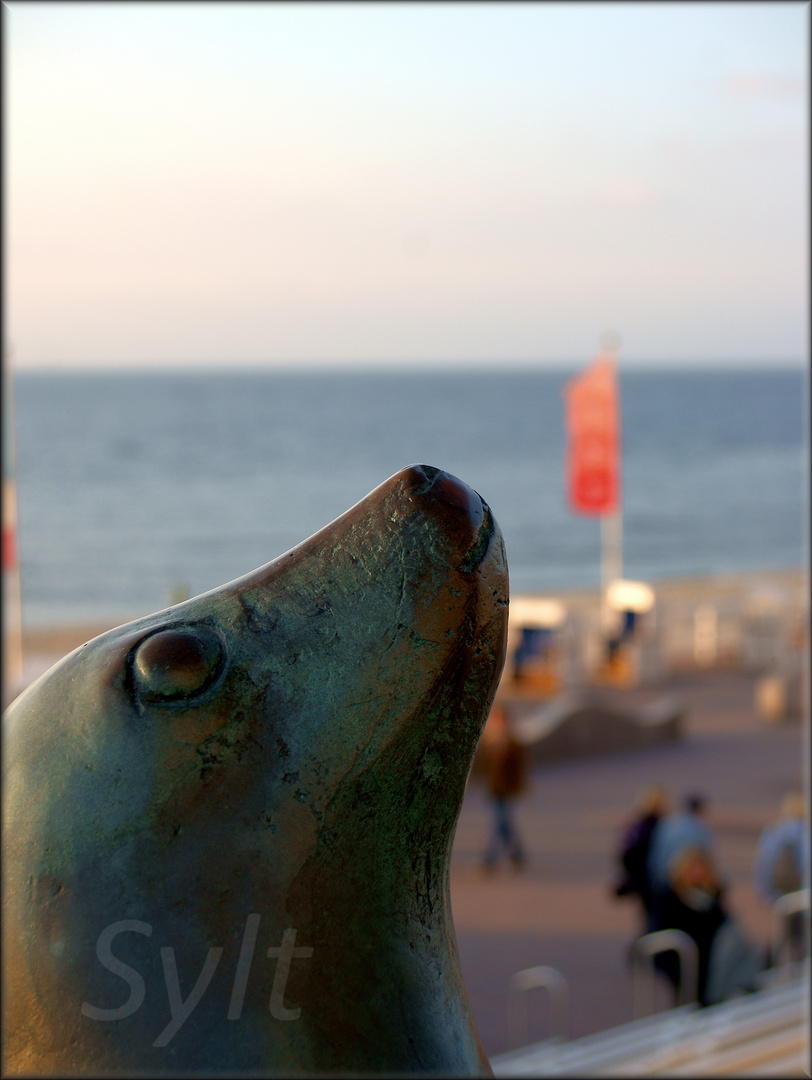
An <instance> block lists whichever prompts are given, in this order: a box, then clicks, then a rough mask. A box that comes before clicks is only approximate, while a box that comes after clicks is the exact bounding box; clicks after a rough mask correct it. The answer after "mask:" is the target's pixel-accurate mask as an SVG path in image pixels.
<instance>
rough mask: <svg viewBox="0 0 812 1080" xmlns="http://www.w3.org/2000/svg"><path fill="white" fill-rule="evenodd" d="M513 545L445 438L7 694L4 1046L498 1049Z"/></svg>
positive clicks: (322, 1054)
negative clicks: (483, 859)
mask: <svg viewBox="0 0 812 1080" xmlns="http://www.w3.org/2000/svg"><path fill="white" fill-rule="evenodd" d="M506 622H507V570H506V566H505V559H504V550H503V545H502V540H501V536H500V534H499V530H498V527H497V526H496V524H495V523H494V521H493V518H492V516H491V514H490V511H489V510H488V508H487V506H485V504H484V503H482V502H481V500H480V498H479V496H478V495H476V494H475V493H474V492H473V491H471V490H470V489H469V488H467V487H466V486H465V485H464V484H462V483H461V482H460V481H459V480H456V479H455V478H454V477H452V476H450V475H448V474H446V473H443V472H440V471H438V470H437V469H434V468H431V467H429V466H412V467H410V468H408V469H404V470H403V471H402V472H400V473H398V474H397V475H395V476H393V477H392V478H391V479H389V480H388V481H386V482H385V483H384V484H382V485H381V486H380V487H378V488H376V489H375V490H374V491H373V492H372V493H371V494H370V495H368V496H367V497H366V498H365V499H364V500H362V501H361V502H360V503H358V504H357V505H356V506H354V507H353V508H352V509H350V510H348V511H347V513H345V514H343V515H342V516H341V517H339V518H337V519H336V520H335V521H334V522H333V523H332V524H331V525H328V526H327V527H326V528H325V529H323V530H322V531H321V532H319V533H316V534H315V535H314V536H312V537H311V538H310V539H309V540H306V541H305V542H304V543H303V544H301V545H300V546H299V547H297V548H294V549H293V550H292V551H289V552H287V553H286V554H285V555H282V556H281V557H280V558H278V559H276V560H275V561H274V562H271V563H269V564H268V565H266V566H264V567H262V568H261V569H259V570H256V571H254V572H253V573H251V574H249V575H247V576H246V577H243V578H241V579H239V580H237V581H234V582H231V583H229V584H227V585H224V586H223V587H222V588H220V589H217V590H214V591H212V592H209V593H205V594H204V595H202V596H198V597H195V598H194V599H192V600H189V601H186V602H185V603H182V604H179V605H177V606H175V607H172V608H169V609H167V610H165V611H162V612H159V613H158V614H156V615H151V616H149V617H148V618H144V619H140V620H138V621H136V622H133V623H129V624H128V625H126V626H122V627H120V628H118V629H116V630H112V631H110V632H109V633H106V634H103V635H102V636H100V637H98V638H95V639H94V640H93V641H91V642H89V643H88V644H86V645H84V646H82V647H81V648H79V649H76V650H75V651H74V652H72V653H71V654H70V655H69V656H67V657H65V659H64V660H62V661H61V662H60V663H59V664H57V665H56V666H55V667H53V668H52V669H51V670H50V671H49V672H47V673H46V674H45V675H44V676H43V677H42V678H41V679H39V680H38V681H37V682H36V683H35V684H34V685H33V686H31V687H30V688H29V689H28V690H27V691H26V692H25V693H24V694H23V695H21V697H20V698H18V700H17V701H16V702H15V703H14V704H13V705H12V706H11V708H10V709H9V710H8V712H7V713H6V717H5V729H4V737H5V748H4V749H5V755H4V759H5V769H6V776H5V785H4V804H5V805H4V810H5V814H4V818H5V862H4V871H5V878H4V919H3V930H4V949H3V966H4V990H5V993H4V995H3V1005H4V1036H5V1038H4V1062H3V1065H4V1072H5V1073H6V1074H9V1073H57V1074H62V1075H66V1074H97V1073H112V1074H130V1075H131V1074H133V1073H156V1074H160V1075H166V1074H171V1073H194V1072H204V1073H207V1074H211V1073H217V1072H227V1073H241V1072H257V1073H263V1074H266V1075H267V1074H269V1073H282V1074H286V1073H295V1072H305V1073H320V1072H329V1071H333V1070H335V1071H340V1072H344V1073H358V1072H365V1071H369V1072H374V1073H381V1072H406V1073H420V1072H424V1071H432V1070H433V1071H437V1072H440V1073H442V1074H446V1075H448V1074H477V1073H485V1074H487V1073H489V1071H490V1069H489V1066H488V1062H487V1058H486V1056H485V1054H484V1052H483V1050H482V1047H481V1044H480V1042H479V1038H478V1036H477V1033H476V1029H475V1026H474V1022H473V1019H472V1017H471V1012H470V1007H469V1003H468V998H467V995H466V992H465V988H464V985H463V982H462V978H461V974H460V966H459V959H458V955H457V947H456V940H455V936H454V927H453V922H452V918H451V909H450V903H449V888H448V868H449V856H450V850H451V843H452V838H453V833H454V828H455V824H456V819H457V815H458V813H459V808H460V804H461V801H462V796H463V791H464V786H465V780H466V776H467V774H468V770H469V766H470V763H471V759H472V756H473V753H474V750H475V747H476V743H477V740H478V738H479V734H480V731H481V728H482V726H483V724H484V721H485V718H486V716H487V713H488V710H489V707H490V703H491V700H492V697H493V694H494V692H495V689H496V683H497V680H498V677H499V674H500V671H501V667H502V663H503V660H504V648H505V638H506Z"/></svg>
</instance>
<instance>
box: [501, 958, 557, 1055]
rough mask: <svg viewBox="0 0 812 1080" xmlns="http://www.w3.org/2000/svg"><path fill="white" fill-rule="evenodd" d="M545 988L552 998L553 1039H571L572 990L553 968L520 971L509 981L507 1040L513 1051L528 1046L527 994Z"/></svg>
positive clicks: (551, 1024) (544, 967)
mask: <svg viewBox="0 0 812 1080" xmlns="http://www.w3.org/2000/svg"><path fill="white" fill-rule="evenodd" d="M537 988H543V989H545V990H547V991H548V993H549V995H550V1029H551V1031H552V1037H553V1038H560V1039H568V1038H569V987H568V986H567V980H566V979H565V978H564V976H563V975H562V974H561V973H560V972H559V971H556V969H555V968H554V967H547V966H546V965H541V966H539V967H532V968H525V969H524V970H523V971H517V972H516V974H515V975H514V976H513V977H512V978H511V980H510V1005H509V1012H508V1017H509V1020H508V1038H509V1040H510V1045H511V1046H512V1047H517V1046H525V1045H527V1042H528V1038H529V1023H528V1007H527V998H528V991H530V990H535V989H537Z"/></svg>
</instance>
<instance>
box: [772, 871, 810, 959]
mask: <svg viewBox="0 0 812 1080" xmlns="http://www.w3.org/2000/svg"><path fill="white" fill-rule="evenodd" d="M801 912H806V913H807V917H806V920H805V923H804V939H803V945H804V947H803V950H802V951H803V953H807V952H808V951H809V914H808V913H809V889H798V890H797V892H791V893H785V895H784V896H780V897H779V898H778V899H777V900H776V901H775V903H774V904H773V939H772V962H773V967H774V968H775V969H776V971H777V972H778V971H784V969H786V971H785V974H787V975H789V974H790V972H789V967H790V965H791V964H792V960H793V957H792V947H793V941H792V917H793V915H799V914H800V913H801ZM799 959H800V958H799Z"/></svg>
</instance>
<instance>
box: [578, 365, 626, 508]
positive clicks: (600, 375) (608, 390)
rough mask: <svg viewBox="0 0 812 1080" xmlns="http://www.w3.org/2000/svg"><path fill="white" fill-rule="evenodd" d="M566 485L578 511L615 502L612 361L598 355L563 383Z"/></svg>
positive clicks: (616, 454)
mask: <svg viewBox="0 0 812 1080" xmlns="http://www.w3.org/2000/svg"><path fill="white" fill-rule="evenodd" d="M564 398H565V400H566V411H567V434H568V439H567V481H568V484H567V487H568V494H569V501H570V504H571V506H572V508H573V510H575V511H576V513H579V514H609V513H611V512H612V511H613V510H615V509H616V508H617V506H618V504H619V502H620V423H619V420H618V400H617V399H618V395H617V379H616V372H615V361H614V360H613V359H609V358H605V357H604V358H599V359H598V360H596V361H595V362H594V363H593V364H592V366H591V367H589V368H588V369H587V370H586V371H585V372H584V374H583V375H580V376H579V377H578V378H577V379H571V380H570V381H569V382H568V383H567V385H566V386H565V387H564Z"/></svg>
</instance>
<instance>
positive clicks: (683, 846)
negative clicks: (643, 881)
mask: <svg viewBox="0 0 812 1080" xmlns="http://www.w3.org/2000/svg"><path fill="white" fill-rule="evenodd" d="M707 806H708V801H707V799H706V798H705V796H704V795H700V794H693V795H689V796H688V797H687V798H686V799H685V800H684V803H683V809H682V810H681V811H680V812H678V813H673V814H669V815H668V816H667V817H664V818H663V819H662V821H660V822H659V823H658V824H657V826H656V828H655V829H654V832H653V833H652V836H651V847H650V849H649V856H648V870H649V878H650V880H651V887H652V889H653V890H654V893H655V895H656V894H657V893H658V892H660V891H662V890H663V889H665V888H666V887H667V886H668V882H669V876H670V869H671V866H672V865H673V863H674V860H675V859H676V858H677V857H678V856H679V855H681V854H682V852H683V851H686V850H687V849H688V848H699V849H700V850H702V851H705V852H708V854H710V853H711V852H712V849H713V834H712V833H711V831H710V829H709V828H708V825H707V824H706V822H705V821H704V820H703V819H704V817H705V814H706V812H707Z"/></svg>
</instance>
